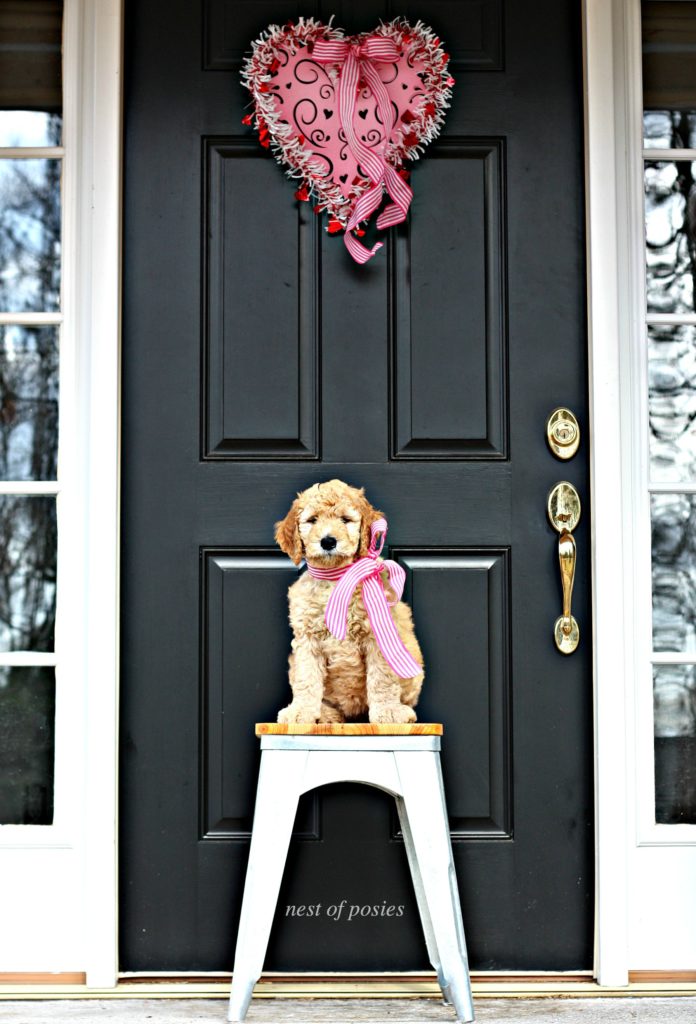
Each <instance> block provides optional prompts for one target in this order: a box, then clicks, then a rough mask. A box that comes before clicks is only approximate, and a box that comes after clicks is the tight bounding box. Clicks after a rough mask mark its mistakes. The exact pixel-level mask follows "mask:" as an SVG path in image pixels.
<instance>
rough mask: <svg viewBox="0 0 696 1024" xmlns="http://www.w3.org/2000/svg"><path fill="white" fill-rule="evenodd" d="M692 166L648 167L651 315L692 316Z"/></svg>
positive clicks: (695, 242)
mask: <svg viewBox="0 0 696 1024" xmlns="http://www.w3.org/2000/svg"><path fill="white" fill-rule="evenodd" d="M695 170H696V168H695V167H694V165H693V164H692V163H691V162H690V161H688V160H685V161H677V162H660V163H648V164H646V167H645V241H646V254H645V262H646V290H647V300H648V311H649V312H651V313H692V312H693V311H694V301H693V298H694V283H693V275H694V271H695V270H696V267H695V265H694V258H695V257H696V222H695V221H694V218H693V215H689V216H687V208H688V207H690V208H691V209H693V207H694V203H695V202H696V188H695V187H694V171H695Z"/></svg>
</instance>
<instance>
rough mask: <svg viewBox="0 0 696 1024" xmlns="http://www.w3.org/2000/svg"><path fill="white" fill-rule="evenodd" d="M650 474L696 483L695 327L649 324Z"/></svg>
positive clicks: (670, 480) (669, 480)
mask: <svg viewBox="0 0 696 1024" xmlns="http://www.w3.org/2000/svg"><path fill="white" fill-rule="evenodd" d="M648 381H649V417H650V475H651V478H652V480H653V481H654V482H657V483H692V482H696V327H693V326H689V325H686V324H681V325H679V326H674V325H665V324H659V325H657V324H652V325H651V326H649V327H648Z"/></svg>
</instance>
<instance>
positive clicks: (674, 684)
mask: <svg viewBox="0 0 696 1024" xmlns="http://www.w3.org/2000/svg"><path fill="white" fill-rule="evenodd" d="M694 669H695V667H694V666H693V665H656V666H655V667H654V670H653V700H654V716H655V820H656V821H657V822H658V823H659V824H665V825H673V824H679V823H683V824H694V823H696V683H695V681H694Z"/></svg>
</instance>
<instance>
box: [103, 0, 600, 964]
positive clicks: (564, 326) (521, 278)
mask: <svg viewBox="0 0 696 1024" xmlns="http://www.w3.org/2000/svg"><path fill="white" fill-rule="evenodd" d="M392 6H393V5H391V4H389V3H374V2H367V0H365V2H348V0H345V2H342V3H341V4H339V5H338V6H335V5H334V6H332V7H331V8H330V9H329V5H328V4H322V3H314V4H307V5H301V6H300V5H297V4H294V3H286V2H282V0H278V2H275V0H274V3H272V4H271V3H263V2H262V3H253V4H251V3H241V2H231V0H200V2H199V3H193V2H189V0H173V2H171V3H168V4H166V5H165V4H164V3H163V0H140V2H138V3H136V2H135V0H133V2H131V3H127V7H126V15H127V18H126V102H125V130H126V166H125V224H124V251H125V263H124V324H123V453H124V456H123V532H122V550H123V564H122V584H123V586H122V592H123V605H122V638H123V639H122V668H123V681H122V744H123V755H122V774H121V793H122V798H121V935H122V938H121V950H122V967H123V969H125V970H158V971H167V970H170V971H175V970H189V971H191V970H201V971H212V970H228V969H230V968H231V965H232V956H233V951H234V940H235V935H236V927H237V921H238V915H239V909H240V903H241V892H242V885H243V877H244V870H245V867H246V860H247V856H248V836H249V829H250V825H251V818H252V814H253V799H254V787H255V779H256V773H257V769H258V759H259V753H258V742H257V740H256V739H255V738H254V736H253V724H254V722H255V721H259V720H273V719H274V718H275V716H276V714H277V711H278V709H279V708H280V707H282V706H283V705H284V704H285V703H287V700H288V698H289V690H288V685H287V653H288V649H289V643H290V634H289V629H288V625H287V603H286V591H287V587H288V585H289V583H290V582H291V581H292V580H293V579H295V578H296V574H297V572H298V571H299V570H297V569H296V568H295V567H294V566H293V565H292V564H291V563H290V562H289V561H288V560H287V559H285V557H284V556H283V555H282V554H281V553H280V552H279V551H278V549H277V548H275V547H274V545H273V524H274V522H275V521H276V520H278V519H280V518H281V517H282V516H283V515H284V514H285V512H286V510H287V508H288V506H289V504H290V502H291V500H292V498H293V497H294V495H295V493H296V492H297V491H298V490H301V489H303V488H304V487H306V486H307V485H308V484H310V483H312V482H314V481H315V480H325V479H330V478H332V477H335V476H338V477H341V478H343V479H346V480H348V481H349V482H350V483H354V484H358V485H364V486H365V487H366V490H367V493H368V496H369V497H370V498H371V500H372V501H373V502H374V504H375V505H376V506H377V507H379V508H381V509H383V510H384V511H385V513H386V515H387V517H388V519H389V537H388V540H389V544H390V545H391V547H390V553H391V557H394V558H396V559H397V560H398V561H400V562H401V563H402V564H403V565H404V567H405V568H406V570H407V575H408V583H407V594H406V596H407V599H408V600H409V601H410V602H411V603H412V606H413V609H414V617H415V623H416V630H417V633H418V636H419V639H420V642H421V645H422V648H423V651H424V655H425V660H426V682H425V686H424V689H423V694H422V698H421V702H420V704H419V707H418V714H419V719H420V720H421V721H428V720H431V721H443V722H444V724H445V735H444V741H443V755H442V756H443V770H444V774H445V783H446V787H447V795H448V805H449V812H450V822H451V828H452V836H453V842H454V850H455V859H456V865H457V871H458V879H459V884H460V889H461V894H462V904H463V910H464V919H465V926H466V929H467V937H468V941H469V946H470V951H471V959H472V964H473V966H474V967H476V968H479V969H516V970H541V969H544V970H573V969H580V968H587V967H589V966H590V965H591V959H592V916H591V915H592V905H593V879H592V849H593V846H592V779H591V737H592V734H591V692H592V691H591V657H590V654H591V649H590V642H591V637H590V610H589V607H588V594H589V580H588V567H589V542H588V529H587V525H588V521H589V493H588V480H587V442H586V441H585V440H584V441H583V445H582V446H581V449H580V453H579V454H578V456H577V457H576V458H575V459H574V460H573V462H571V463H568V464H562V463H558V462H556V461H555V460H554V459H553V457H552V456H551V455H550V453H549V451H548V450H547V448H546V445H545V430H544V427H545V421H546V417H547V415H548V413H549V412H550V410H551V409H552V408H553V407H554V406H556V405H560V404H564V405H568V406H570V407H571V408H572V409H573V410H574V411H575V412H576V413H577V415H578V417H579V419H580V422H581V425H582V424H585V423H586V407H587V403H586V355H585V351H586V346H585V319H584V255H583V253H584V245H583V207H582V193H583V183H582V129H581V126H582V106H581V102H582V93H581V73H580V10H579V4H577V3H575V2H574V0H573V2H571V0H563V2H558V0H540V2H535V3H534V4H532V3H530V2H527V0H525V2H522V3H519V2H518V3H512V2H510V3H508V4H507V5H503V3H502V2H498V0H485V2H480V0H476V2H473V0H463V2H454V0H449V2H448V0H438V2H435V0H422V2H419V4H417V5H416V4H413V5H411V4H408V3H407V4H405V5H400V6H399V9H398V11H397V10H396V8H394V10H392ZM334 12H335V14H336V22H337V24H341V25H343V26H344V27H345V28H346V29H347V30H348V31H356V30H363V29H366V28H369V27H370V26H372V25H374V24H375V23H376V22H377V20H378V19H379V18H380V17H381V18H388V17H393V16H394V15H395V14H396V13H403V14H404V15H406V16H407V17H410V18H412V19H413V20H416V19H417V18H422V19H423V20H424V21H426V22H428V23H431V24H432V25H433V27H434V28H435V30H436V32H438V33H439V34H440V35H441V37H442V38H443V39H445V40H446V43H447V47H448V49H449V51H450V53H451V54H452V58H453V73H454V75H455V77H456V79H457V84H456V87H455V90H454V96H453V100H452V108H451V110H450V111H449V114H448V118H447V122H446V126H445V130H444V132H443V136H442V138H441V139H440V140H439V141H438V142H437V143H436V144H434V145H432V146H430V147H429V148H428V150H427V154H426V157H425V159H424V160H422V161H420V162H419V163H418V164H416V165H415V167H414V169H413V178H412V183H413V187H414V192H415V198H414V202H413V205H412V209H411V213H410V216H409V220H408V223H406V224H404V225H401V226H400V227H399V228H398V229H397V230H394V229H392V232H391V233H390V235H389V237H388V240H387V244H386V245H385V247H384V249H383V250H382V251H381V252H380V253H379V254H378V256H377V257H376V258H375V259H374V260H373V261H371V262H370V263H369V264H368V265H366V266H364V267H358V266H356V265H355V264H353V263H352V261H351V259H350V257H349V256H348V254H347V253H346V251H345V247H344V246H343V243H342V241H341V239H340V238H333V237H329V236H327V234H326V233H325V232H324V230H323V224H322V223H321V221H320V219H319V218H317V217H316V216H314V214H313V213H312V210H311V206H310V204H305V203H296V202H295V201H294V199H293V191H294V189H293V185H292V183H291V182H289V181H288V180H287V179H286V178H285V177H284V175H283V173H282V172H281V170H280V169H279V168H278V167H277V166H276V165H275V163H274V161H273V160H272V159H271V158H270V157H269V155H268V154H267V153H266V152H264V151H263V150H262V149H261V148H260V147H258V144H257V142H256V140H255V139H254V138H252V137H251V133H250V132H249V130H248V129H245V128H242V126H241V123H240V122H241V118H242V116H243V114H244V112H245V104H246V94H245V93H244V92H243V90H242V89H241V86H240V84H239V78H238V75H239V68H240V61H241V59H242V56H243V54H244V53H245V52H246V50H247V49H248V46H249V43H250V40H251V39H252V38H254V37H255V36H257V35H258V34H259V32H260V30H261V29H262V28H263V27H264V26H265V25H266V24H267V23H268V22H269V21H271V20H288V19H290V18H295V17H297V16H298V14H300V13H301V14H304V15H309V14H315V15H317V16H320V17H322V18H324V19H328V17H329V16H330V14H331V13H334ZM585 436H586V431H585ZM564 478H567V479H569V480H571V481H572V482H573V483H574V484H575V486H576V487H577V488H578V490H579V492H580V495H581V497H582V499H583V509H584V511H583V520H582V522H581V524H580V527H579V528H578V530H577V532H576V538H577V542H578V552H579V563H578V572H577V577H576V585H575V594H574V601H573V612H574V614H575V616H576V618H577V619H578V621H579V622H580V626H581V630H582V639H581V645H580V648H579V650H578V652H577V653H576V654H574V655H573V656H572V657H569V658H563V657H562V656H561V655H560V654H558V652H557V651H556V649H555V647H554V644H553V638H552V628H553V623H554V621H555V619H556V617H557V616H558V614H559V612H560V606H561V594H560V582H559V571H558V557H557V547H556V544H557V541H556V535H555V534H554V533H553V531H552V530H551V529H550V527H549V526H548V523H547V522H546V513H545V507H546V496H547V493H548V490H549V488H550V487H551V486H552V485H553V484H554V483H555V482H556V481H557V480H559V479H564ZM392 804H393V801H391V799H390V798H388V797H387V796H386V795H385V794H383V793H380V792H377V791H373V790H370V789H368V788H367V787H359V786H352V785H341V786H332V787H327V788H326V789H324V790H321V791H320V792H318V793H315V794H308V795H307V796H306V797H305V798H303V801H302V803H301V808H300V811H299V813H298V818H297V821H296V823H295V834H294V839H293V842H292V844H291V850H290V855H289V860H288V866H287V870H286V874H285V879H284V882H283V889H282V892H281V896H280V902H279V912H278V914H277V918H276V922H275V925H274V930H273V934H272V937H271V944H270V948H269V952H268V957H267V960H266V967H267V969H269V970H293V971H294V970H419V969H424V968H426V967H427V957H426V954H425V945H424V941H423V937H422V933H421V930H420V925H419V923H418V917H417V910H416V906H415V901H414V898H413V895H412V890H411V884H410V880H409V877H408V870H407V865H406V858H405V852H404V849H403V843H402V842H401V839H400V836H399V832H398V823H397V820H396V817H395V814H394V809H393V806H392ZM344 898H345V899H347V900H348V901H349V904H355V905H359V906H364V905H377V906H381V905H383V904H386V905H394V906H400V907H403V913H402V916H400V917H399V918H396V917H386V916H384V917H377V918H371V917H369V918H354V919H353V920H351V921H348V920H347V919H345V918H344V920H343V921H339V922H335V921H332V920H330V919H329V918H328V917H327V916H326V915H325V913H324V914H320V915H318V916H312V917H297V916H292V913H290V916H286V908H287V907H288V906H289V905H295V906H299V905H305V906H306V905H316V904H319V903H320V904H322V906H323V908H324V909H326V908H327V907H328V906H330V905H331V904H335V903H339V902H340V901H341V899H344Z"/></svg>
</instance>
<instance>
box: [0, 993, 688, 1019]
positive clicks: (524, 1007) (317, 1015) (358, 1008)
mask: <svg viewBox="0 0 696 1024" xmlns="http://www.w3.org/2000/svg"><path fill="white" fill-rule="evenodd" d="M476 1014H477V1017H476V1019H477V1021H478V1022H479V1024H494V1022H498V1021H501V1022H504V1024H535V1022H539V1024H557V1022H558V1024H696V998H695V997H691V996H679V997H672V998H662V999H660V998H652V997H642V998H630V997H622V998H611V999H600V998H597V999H579V998H572V999H557V998H547V999H480V1000H478V1002H477V1003H476ZM225 1019H226V1006H225V1001H224V1000H222V999H82V1000H70V999H58V1000H52V1001H49V1000H40V1001H22V1002H19V1001H18V1002H0V1020H2V1021H3V1024H68V1022H69V1024H73V1022H75V1024H136V1022H137V1024H143V1022H145V1021H153V1024H199V1022H200V1024H225ZM247 1021H248V1024H367V1022H369V1024H431V1022H437V1024H454V1015H453V1013H452V1012H451V1010H450V1009H449V1008H448V1007H446V1006H444V1005H443V1004H442V1003H440V1002H439V1001H437V1000H435V999H257V1000H255V1001H254V1002H253V1003H252V1005H251V1009H250V1010H249V1013H248V1016H247Z"/></svg>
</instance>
